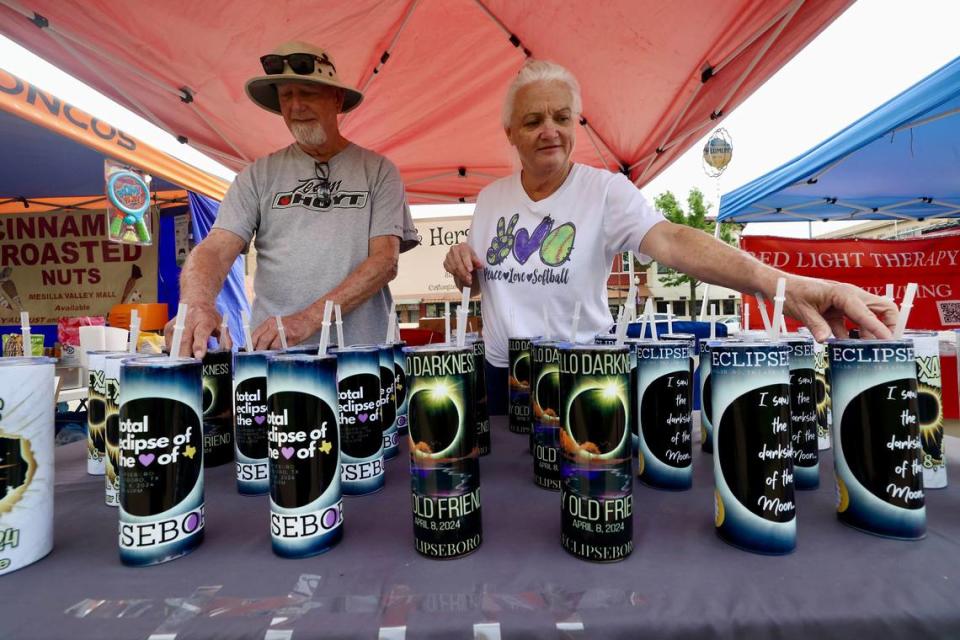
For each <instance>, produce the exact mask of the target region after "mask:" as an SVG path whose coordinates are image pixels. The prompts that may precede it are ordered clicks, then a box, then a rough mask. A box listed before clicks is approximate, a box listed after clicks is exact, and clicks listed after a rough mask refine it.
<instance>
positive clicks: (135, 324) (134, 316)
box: [127, 309, 140, 353]
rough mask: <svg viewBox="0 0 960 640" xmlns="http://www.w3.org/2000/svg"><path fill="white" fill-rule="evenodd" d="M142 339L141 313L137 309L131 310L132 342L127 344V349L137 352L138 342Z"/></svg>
mask: <svg viewBox="0 0 960 640" xmlns="http://www.w3.org/2000/svg"><path fill="white" fill-rule="evenodd" d="M139 341H140V314H139V313H137V310H136V309H133V310H131V311H130V342H129V344H128V345H127V351H129V352H130V353H136V352H137V342H139Z"/></svg>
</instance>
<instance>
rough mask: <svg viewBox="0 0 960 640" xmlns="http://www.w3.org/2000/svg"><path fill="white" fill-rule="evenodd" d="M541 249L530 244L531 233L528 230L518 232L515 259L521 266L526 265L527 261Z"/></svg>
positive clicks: (515, 241) (514, 247) (514, 245)
mask: <svg viewBox="0 0 960 640" xmlns="http://www.w3.org/2000/svg"><path fill="white" fill-rule="evenodd" d="M539 248H540V247H538V246H536V245H535V244H533V243H532V242H530V232H528V231H527V230H526V229H520V231H517V235H516V239H515V240H514V242H513V257H514V258H516V259H517V262H519V263H520V264H526V262H527V260H528V259H529V258H530V256H532V255H533V254H534V252H535V251H536V250H537V249H539Z"/></svg>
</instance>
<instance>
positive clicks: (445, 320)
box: [443, 300, 450, 343]
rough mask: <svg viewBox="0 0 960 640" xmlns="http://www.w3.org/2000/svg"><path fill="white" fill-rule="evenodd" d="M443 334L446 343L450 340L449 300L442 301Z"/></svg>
mask: <svg viewBox="0 0 960 640" xmlns="http://www.w3.org/2000/svg"><path fill="white" fill-rule="evenodd" d="M443 336H444V339H445V340H446V341H447V343H449V342H450V301H449V300H448V301H446V302H444V303H443Z"/></svg>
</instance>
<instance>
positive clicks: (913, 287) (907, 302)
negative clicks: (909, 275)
mask: <svg viewBox="0 0 960 640" xmlns="http://www.w3.org/2000/svg"><path fill="white" fill-rule="evenodd" d="M915 295H917V283H916V282H911V283H910V284H908V285H907V290H906V292H905V293H904V294H903V302H902V303H901V304H900V315H899V316H897V327H896V329H894V330H893V338H894V340H899V339H900V338H902V337H903V330H904V329H906V328H907V318H909V317H910V309H912V308H913V297H914V296H915Z"/></svg>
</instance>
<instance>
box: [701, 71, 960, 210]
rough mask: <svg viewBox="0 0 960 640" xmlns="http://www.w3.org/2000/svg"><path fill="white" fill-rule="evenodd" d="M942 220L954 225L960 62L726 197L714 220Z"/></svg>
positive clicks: (959, 171)
mask: <svg viewBox="0 0 960 640" xmlns="http://www.w3.org/2000/svg"><path fill="white" fill-rule="evenodd" d="M824 99H826V100H829V96H824ZM948 217H954V218H955V217H960V58H957V59H955V60H953V61H952V62H950V63H949V64H947V65H946V66H944V67H943V68H941V69H939V70H938V71H936V72H934V73H933V74H931V75H930V76H928V77H926V78H924V79H923V80H921V81H920V82H918V83H917V84H915V85H914V86H912V87H910V88H909V89H907V90H906V91H904V92H903V93H901V94H900V95H898V96H896V97H895V98H893V99H892V100H890V101H889V102H887V103H886V104H884V105H883V106H881V107H879V108H878V109H876V110H874V111H872V112H871V113H869V114H867V115H865V116H864V117H862V118H860V119H859V120H857V121H856V122H854V123H853V124H851V125H850V126H849V127H847V128H846V129H844V130H842V131H840V132H839V133H836V134H835V135H833V136H831V137H830V138H828V139H827V140H825V141H823V142H822V143H820V144H819V145H817V146H816V147H814V148H812V149H810V150H809V151H807V152H806V153H804V154H803V155H801V156H799V157H797V158H794V159H793V160H791V161H790V162H788V163H786V164H785V165H783V166H781V167H779V168H778V169H775V170H774V171H771V172H770V173H768V174H766V175H765V176H762V177H760V178H757V179H756V180H754V181H753V182H750V183H748V184H746V185H744V186H742V187H740V188H739V189H736V190H734V191H732V192H730V193H728V194H725V195H724V196H723V197H722V198H721V199H720V215H719V219H720V220H724V221H727V222H741V223H743V222H789V221H807V220H823V221H826V220H888V219H921V220H922V219H926V218H948Z"/></svg>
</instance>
